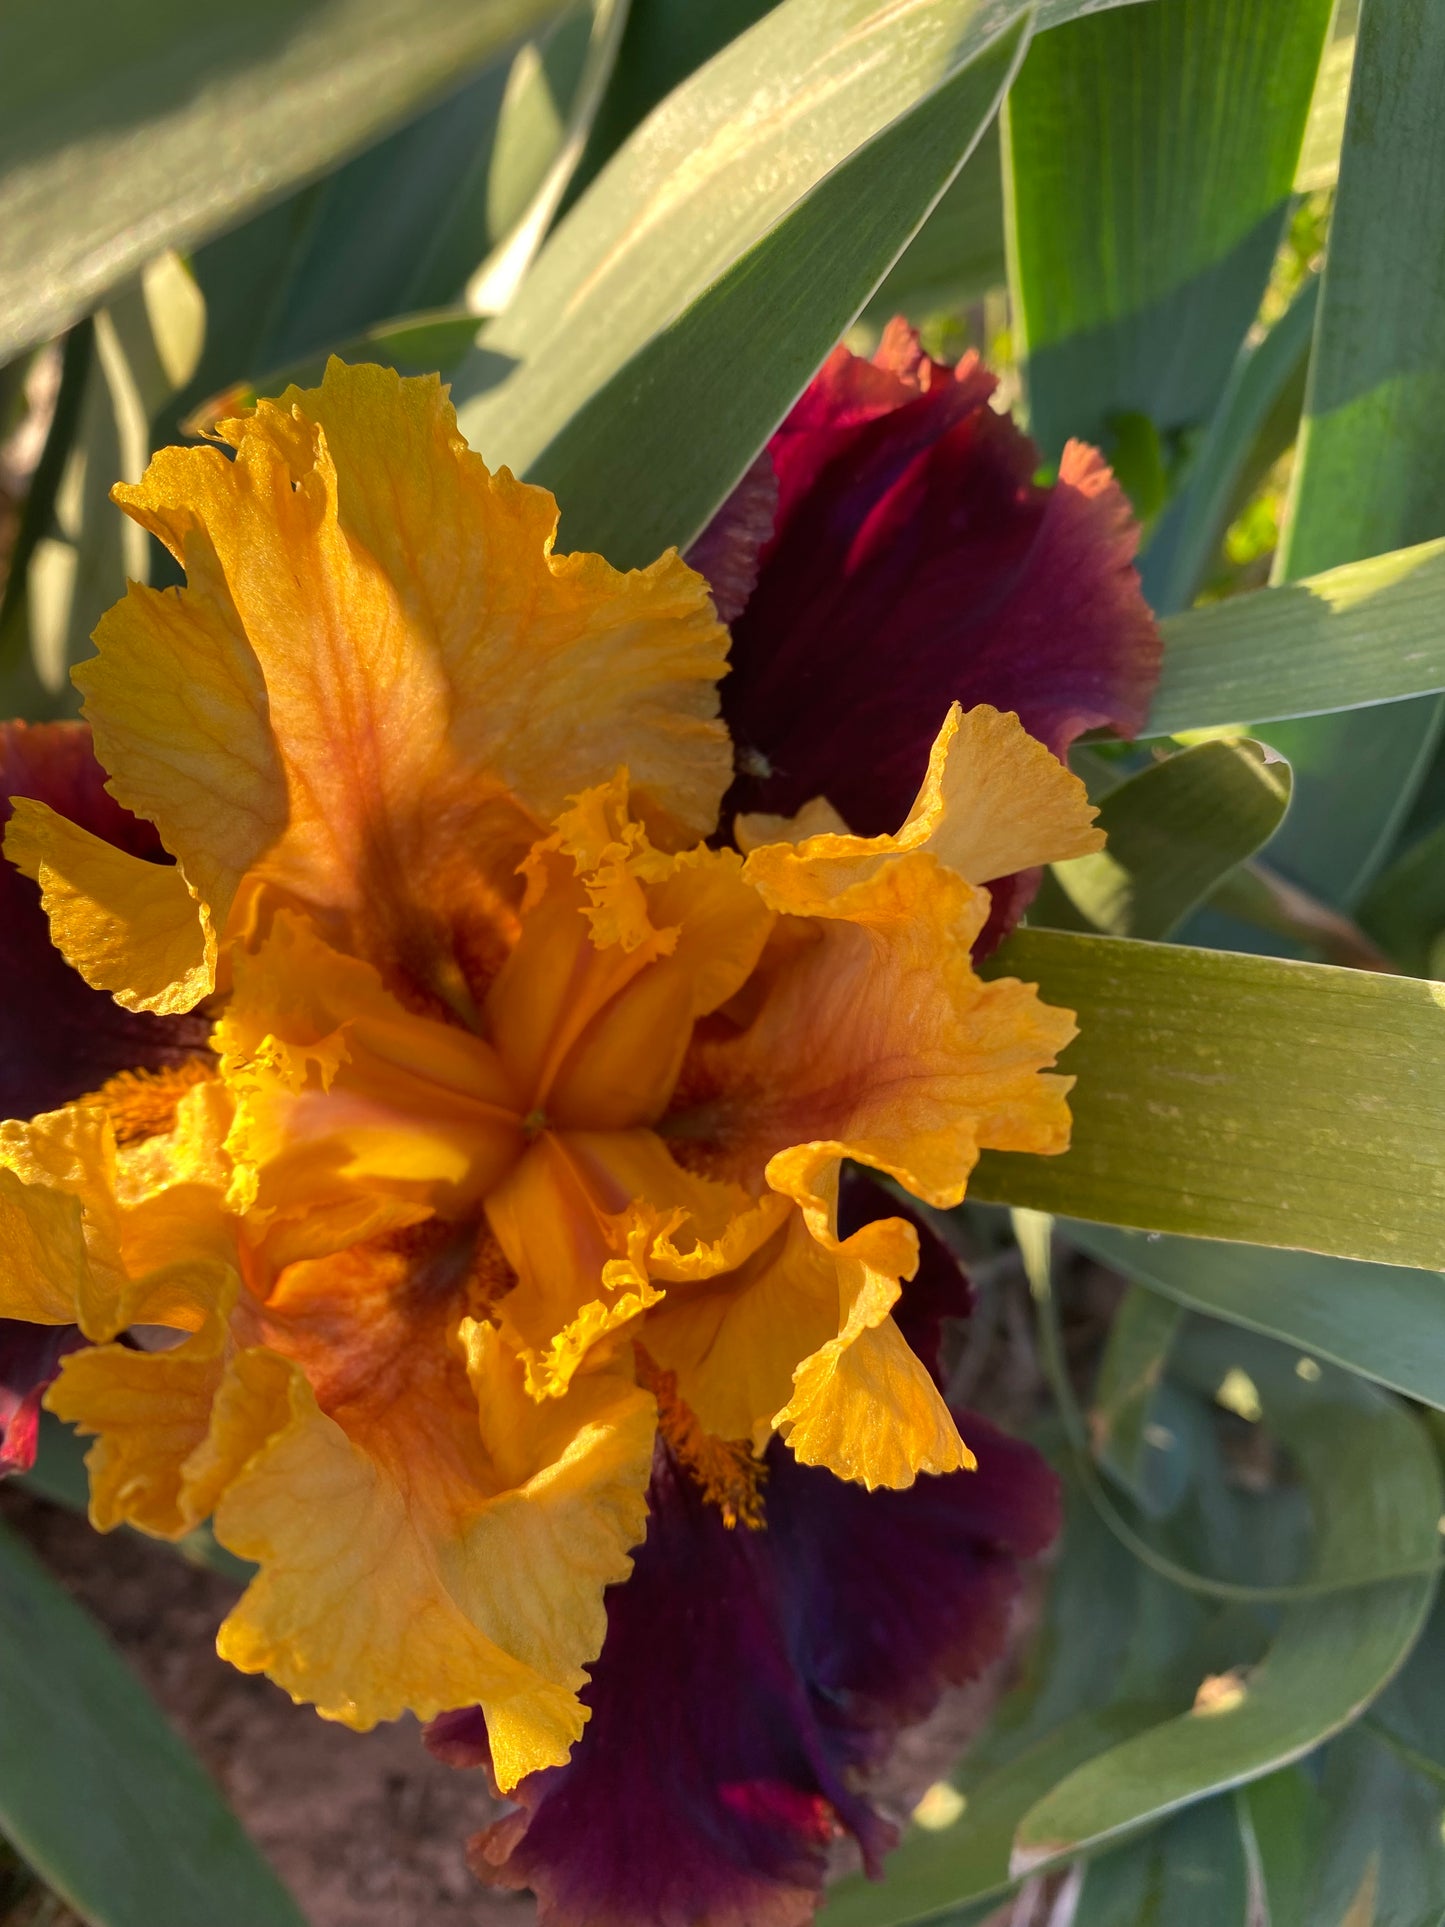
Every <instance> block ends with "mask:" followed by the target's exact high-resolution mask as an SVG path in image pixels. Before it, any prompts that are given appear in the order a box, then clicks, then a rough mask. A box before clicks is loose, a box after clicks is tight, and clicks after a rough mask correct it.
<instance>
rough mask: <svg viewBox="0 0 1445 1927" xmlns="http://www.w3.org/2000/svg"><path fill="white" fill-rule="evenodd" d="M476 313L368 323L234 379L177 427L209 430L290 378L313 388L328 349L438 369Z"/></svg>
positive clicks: (461, 342)
mask: <svg viewBox="0 0 1445 1927" xmlns="http://www.w3.org/2000/svg"><path fill="white" fill-rule="evenodd" d="M476 333H477V317H476V316H475V315H474V314H473V313H472V312H471V310H470V309H469V308H438V309H436V310H435V311H434V312H433V313H431V314H415V315H400V316H398V317H397V319H396V320H395V321H384V322H382V323H381V325H380V326H379V327H376V328H367V329H365V330H364V331H363V332H362V333H361V334H359V335H355V336H353V337H352V339H351V340H349V341H343V342H339V343H338V344H337V345H336V346H335V347H334V348H328V349H327V350H326V351H325V352H324V353H322V354H317V355H307V356H303V358H302V359H301V360H300V361H293V362H288V363H287V364H286V366H284V367H280V368H273V369H271V371H270V372H269V373H268V374H264V375H258V376H256V377H255V378H254V379H251V380H246V381H239V382H235V383H233V384H232V385H231V386H230V387H229V388H223V389H222V390H221V391H220V392H219V393H218V394H214V395H208V396H207V397H206V399H205V401H203V402H202V403H201V404H200V405H199V407H196V408H193V409H192V410H191V411H190V413H189V414H188V415H187V416H186V419H185V421H184V422H182V423H181V427H182V428H183V429H184V431H185V433H186V434H187V435H209V434H210V433H211V432H212V430H213V429H214V428H215V426H216V423H217V422H219V421H222V420H224V419H225V417H226V416H228V415H234V414H237V413H238V412H239V411H241V410H242V409H246V408H251V407H254V406H255V404H256V402H257V400H258V399H259V397H260V396H262V395H279V394H280V393H281V392H282V391H283V390H284V389H286V388H288V387H289V386H290V385H291V384H292V383H293V382H294V383H295V384H296V386H297V387H298V388H312V387H315V386H316V384H317V383H318V382H319V381H320V380H321V377H322V376H323V375H324V374H325V372H326V363H327V361H328V359H329V358H330V357H331V356H332V355H339V356H340V357H341V359H342V360H343V361H377V362H380V363H382V365H383V366H385V367H387V368H395V369H396V371H397V373H398V374H401V375H428V374H440V375H441V376H442V377H443V379H445V377H446V374H447V371H448V369H450V368H452V367H454V366H455V365H456V363H457V362H459V361H460V360H461V358H462V356H463V355H464V354H465V353H466V351H467V349H468V348H470V347H471V345H472V342H473V341H474V340H475V339H476Z"/></svg>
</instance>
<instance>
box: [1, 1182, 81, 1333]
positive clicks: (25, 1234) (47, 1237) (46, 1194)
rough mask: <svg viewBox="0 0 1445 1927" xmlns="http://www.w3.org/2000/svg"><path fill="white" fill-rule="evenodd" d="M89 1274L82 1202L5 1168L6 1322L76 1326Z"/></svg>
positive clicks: (3, 1302) (3, 1260)
mask: <svg viewBox="0 0 1445 1927" xmlns="http://www.w3.org/2000/svg"><path fill="white" fill-rule="evenodd" d="M88 1272H89V1261H88V1259H87V1257H86V1251H85V1234H84V1231H83V1229H82V1225H81V1211H80V1200H79V1199H78V1198H75V1197H71V1196H68V1195H67V1194H66V1193H65V1192H64V1191H57V1190H51V1189H50V1188H49V1187H48V1186H46V1185H42V1184H27V1183H25V1181H24V1180H23V1179H22V1178H21V1177H19V1176H17V1174H16V1173H15V1172H14V1171H13V1170H7V1169H6V1168H5V1167H4V1165H3V1164H0V1318H23V1319H25V1320H27V1321H28V1322H29V1323H30V1324H32V1325H73V1324H74V1323H75V1321H76V1296H77V1281H78V1280H79V1279H81V1278H83V1277H85V1276H86V1275H87V1274H88Z"/></svg>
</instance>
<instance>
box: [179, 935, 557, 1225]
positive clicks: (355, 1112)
mask: <svg viewBox="0 0 1445 1927" xmlns="http://www.w3.org/2000/svg"><path fill="white" fill-rule="evenodd" d="M215 1043H216V1047H217V1049H218V1050H219V1051H220V1052H221V1057H222V1070H223V1074H224V1076H225V1078H226V1082H227V1084H228V1085H229V1087H230V1088H231V1090H232V1091H233V1093H234V1095H235V1099H236V1112H235V1121H234V1123H233V1125H232V1127H231V1131H230V1135H229V1137H228V1139H227V1148H228V1150H229V1151H230V1154H231V1156H232V1157H233V1158H234V1160H235V1163H236V1176H235V1179H234V1181H233V1185H232V1190H231V1200H232V1203H233V1205H234V1206H235V1208H237V1209H244V1210H247V1211H249V1212H250V1213H251V1224H252V1228H253V1229H259V1228H263V1227H266V1226H268V1225H270V1224H271V1223H272V1222H273V1221H275V1220H282V1219H295V1220H297V1221H298V1222H299V1221H300V1220H302V1219H306V1220H310V1221H311V1234H310V1235H311V1243H312V1246H313V1249H319V1248H320V1246H319V1244H318V1242H317V1234H318V1233H319V1226H318V1224H317V1222H316V1221H317V1219H318V1218H319V1217H322V1216H326V1217H334V1219H335V1229H336V1237H337V1243H338V1246H339V1245H340V1244H341V1243H344V1242H349V1241H351V1240H352V1239H353V1238H354V1237H355V1236H356V1235H359V1233H358V1212H359V1211H360V1212H361V1214H362V1216H363V1217H364V1216H365V1213H366V1211H369V1210H370V1209H372V1208H373V1207H375V1206H376V1205H377V1203H378V1201H379V1200H380V1199H383V1198H389V1199H391V1200H393V1201H394V1203H395V1204H396V1205H397V1206H398V1207H404V1209H402V1210H401V1218H400V1219H399V1220H398V1219H396V1218H395V1215H394V1214H393V1221H394V1222H396V1221H405V1220H406V1219H407V1217H408V1216H411V1217H414V1216H415V1213H416V1211H417V1210H418V1209H424V1210H430V1209H433V1208H435V1206H436V1205H437V1204H438V1203H439V1202H440V1203H450V1204H457V1205H460V1204H462V1203H465V1202H467V1201H469V1200H470V1201H471V1202H475V1197H474V1195H473V1194H474V1193H475V1192H477V1191H479V1190H480V1189H482V1188H485V1185H486V1184H487V1183H488V1182H489V1181H490V1180H491V1179H492V1177H494V1176H495V1175H496V1174H497V1173H498V1172H499V1171H500V1170H502V1169H504V1168H505V1167H506V1165H507V1164H508V1163H509V1162H510V1161H511V1160H512V1158H513V1157H514V1156H515V1155H516V1154H517V1152H518V1150H519V1149H520V1146H521V1132H520V1124H519V1120H518V1116H517V1107H516V1104H515V1101H514V1100H513V1098H512V1094H511V1086H510V1084H509V1083H508V1080H507V1078H506V1076H505V1073H504V1071H503V1069H502V1066H501V1063H500V1061H499V1059H498V1057H497V1054H496V1052H495V1051H494V1050H493V1049H492V1047H491V1046H490V1045H489V1044H487V1043H485V1042H484V1041H483V1040H482V1039H481V1038H479V1037H477V1036H475V1035H474V1034H473V1033H472V1032H471V1031H469V1030H466V1029H464V1028H462V1027H461V1026H460V1025H457V1024H450V1023H444V1022H442V1021H441V1020H440V1019H438V1018H435V1017H429V1016H424V1015H421V1014H419V1013H417V1012H415V1011H411V1010H408V1009H406V1008H405V1007H404V1006H403V1005H402V1004H401V1003H400V1002H398V1000H397V999H396V998H395V997H393V996H392V994H391V993H390V991H389V990H387V989H386V988H385V986H384V985H383V983H382V981H381V978H380V977H379V975H378V974H377V972H376V971H375V970H374V969H373V968H372V967H371V965H369V964H366V963H362V962H360V961H359V960H357V959H356V958H354V957H348V956H345V955H343V954H342V953H340V952H339V951H336V950H333V949H332V948H331V947H330V946H329V945H328V944H326V943H325V942H323V941H322V939H321V938H320V937H319V936H318V935H317V934H316V932H315V931H314V930H313V929H312V928H311V926H310V925H309V923H307V922H306V921H305V920H304V919H302V918H299V917H296V916H293V915H290V914H288V913H284V912H283V913H279V914H278V915H277V916H276V917H275V919H274V922H273V924H272V928H271V931H270V934H269V935H268V937H267V938H266V940H265V941H264V943H263V944H262V945H261V947H260V949H259V950H258V951H257V952H256V953H254V954H248V953H238V954H237V956H236V957H235V959H234V990H233V993H232V997H231V1001H230V1003H229V1005H228V1006H227V1009H226V1011H225V1014H224V1015H223V1016H222V1018H221V1020H220V1022H219V1023H218V1024H217V1026H216V1030H215ZM363 1197H364V1198H365V1199H366V1200H367V1201H368V1202H367V1203H366V1204H365V1206H364V1207H363V1205H362V1204H361V1200H362V1199H363Z"/></svg>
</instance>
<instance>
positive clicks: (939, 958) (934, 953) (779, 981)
mask: <svg viewBox="0 0 1445 1927" xmlns="http://www.w3.org/2000/svg"><path fill="white" fill-rule="evenodd" d="M824 841H825V842H826V841H827V839H824ZM812 850H813V846H812V845H809V844H802V845H800V846H799V847H798V848H797V849H793V848H791V847H789V846H787V845H784V844H770V845H767V846H766V847H764V848H762V849H759V850H755V851H754V852H753V854H752V855H751V856H750V857H749V858H748V859H747V864H746V867H745V874H747V875H748V876H749V877H751V878H752V880H753V881H754V882H755V883H756V885H757V887H758V889H759V891H760V892H761V893H762V895H763V896H764V897H765V899H766V900H767V901H768V902H769V903H770V904H771V905H772V907H773V908H774V909H776V910H779V911H784V912H786V911H788V910H789V909H793V910H794V913H795V915H798V916H800V917H803V916H806V917H808V918H809V919H812V920H814V921H811V932H812V936H813V941H811V942H810V943H809V944H807V945H806V946H804V947H801V948H800V949H799V950H798V951H797V952H796V953H795V954H794V955H793V956H792V957H790V958H786V959H784V960H783V961H782V962H781V963H780V965H779V967H778V968H777V969H776V970H775V972H774V973H773V974H772V976H771V979H770V981H769V983H768V985H767V990H766V995H765V996H764V998H763V1000H762V1002H761V1006H760V1008H759V1009H758V1010H757V1012H756V1014H755V1015H754V1016H753V1018H752V1020H751V1022H750V1023H749V1024H748V1025H747V1027H746V1029H744V1030H742V1031H741V1032H740V1033H739V1034H738V1035H736V1036H734V1037H731V1038H726V1039H704V1040H700V1041H699V1043H698V1044H697V1046H696V1047H695V1049H694V1051H693V1054H692V1058H691V1059H690V1070H689V1076H690V1077H693V1078H695V1080H696V1081H697V1083H698V1086H699V1088H700V1089H701V1090H703V1091H705V1092H706V1093H707V1097H706V1102H705V1104H704V1110H705V1112H706V1114H707V1115H708V1116H709V1117H710V1119H711V1121H712V1127H713V1130H714V1132H715V1134H716V1137H717V1139H718V1140H719V1141H720V1142H721V1143H723V1144H724V1145H727V1146H730V1147H731V1152H732V1155H733V1157H734V1159H735V1160H736V1162H737V1165H738V1167H739V1169H738V1174H739V1175H740V1176H741V1177H742V1178H743V1181H744V1182H752V1181H753V1174H754V1172H755V1171H757V1170H759V1169H760V1167H762V1166H767V1167H768V1170H769V1182H770V1183H772V1184H773V1185H774V1186H775V1187H777V1188H779V1189H782V1190H784V1191H785V1193H786V1195H788V1196H790V1197H795V1198H797V1199H798V1200H799V1201H800V1202H806V1201H807V1199H808V1198H809V1197H810V1196H811V1195H812V1186H813V1182H814V1176H815V1174H816V1172H817V1171H820V1170H822V1169H823V1168H824V1167H825V1166H826V1165H827V1163H828V1161H829V1160H830V1159H831V1158H834V1157H839V1156H843V1157H851V1158H855V1159H857V1160H858V1161H859V1162H861V1163H865V1164H871V1165H873V1166H875V1167H876V1168H878V1169H879V1170H883V1171H887V1172H888V1173H889V1174H890V1175H892V1176H893V1177H896V1178H897V1179H898V1180H899V1182H900V1183H902V1184H903V1185H905V1186H906V1187H907V1189H908V1190H910V1191H912V1192H913V1193H914V1194H915V1195H916V1196H918V1197H920V1198H923V1199H924V1200H926V1201H927V1202H928V1203H929V1204H933V1205H938V1206H950V1205H954V1204H957V1203H958V1202H959V1200H960V1198H961V1197H962V1196H963V1193H964V1189H965V1186H966V1184H967V1182H968V1175H969V1173H970V1171H971V1170H972V1169H973V1166H974V1164H975V1163H976V1162H977V1159H978V1154H979V1151H980V1150H981V1149H982V1148H983V1147H985V1146H999V1147H1003V1146H1005V1145H1006V1146H1007V1147H1008V1148H1010V1149H1030V1150H1036V1151H1061V1150H1063V1149H1064V1148H1065V1147H1066V1145H1067V1143H1068V1131H1069V1113H1068V1107H1067V1105H1066V1103H1065V1096H1066V1093H1067V1091H1068V1089H1069V1080H1068V1079H1066V1078H1059V1077H1050V1076H1047V1075H1044V1074H1042V1073H1044V1072H1045V1070H1046V1067H1047V1066H1049V1065H1051V1064H1052V1063H1053V1062H1054V1061H1055V1058H1056V1057H1057V1054H1058V1052H1059V1051H1060V1050H1062V1049H1063V1047H1064V1045H1065V1044H1067V1043H1068V1042H1069V1040H1070V1039H1071V1038H1072V1037H1073V1035H1074V1024H1073V1019H1072V1014H1071V1013H1070V1012H1068V1011H1064V1010H1056V1009H1054V1008H1052V1007H1051V1006H1049V1005H1046V1004H1044V1003H1042V1002H1040V1000H1039V998H1038V996H1037V994H1036V992H1035V991H1033V990H1032V989H1030V988H1028V987H1027V986H1023V985H1020V984H1017V983H1013V982H1011V981H1009V980H1004V981H1002V982H995V983H988V984H985V983H983V982H982V981H981V980H980V979H979V978H978V977H977V976H976V975H975V974H974V970H973V966H972V962H971V959H970V955H969V945H970V943H971V942H972V939H973V938H974V936H976V935H977V932H978V930H979V928H980V927H981V925H982V922H983V918H984V916H985V915H986V912H987V897H986V895H985V893H984V892H983V891H981V890H977V889H975V888H974V887H973V886H972V885H970V884H968V883H966V882H965V881H964V879H963V878H962V877H960V876H959V875H958V874H957V872H956V871H954V870H951V869H948V868H946V867H945V866H944V865H943V864H941V863H939V862H938V861H937V860H936V859H935V858H934V857H933V856H931V855H929V854H928V853H927V852H924V851H921V850H920V851H914V852H910V853H908V854H905V855H902V856H894V857H891V858H889V859H888V860H886V861H883V862H880V863H879V864H878V865H877V866H876V867H875V868H874V869H873V870H872V871H871V873H866V874H864V875H863V876H862V877H861V878H859V879H857V880H854V881H851V882H847V883H846V884H845V887H843V888H841V889H837V888H835V885H836V883H837V872H836V869H835V868H834V866H833V864H832V861H831V858H828V857H824V858H823V859H818V858H817V857H816V856H815V855H814V854H812V853H811V852H812ZM802 927H803V928H804V929H807V928H809V925H808V924H804V925H803V926H802ZM780 1153H787V1157H786V1159H784V1158H782V1157H780V1156H779V1154H780ZM769 1160H771V1161H772V1162H771V1164H770V1163H769Z"/></svg>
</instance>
